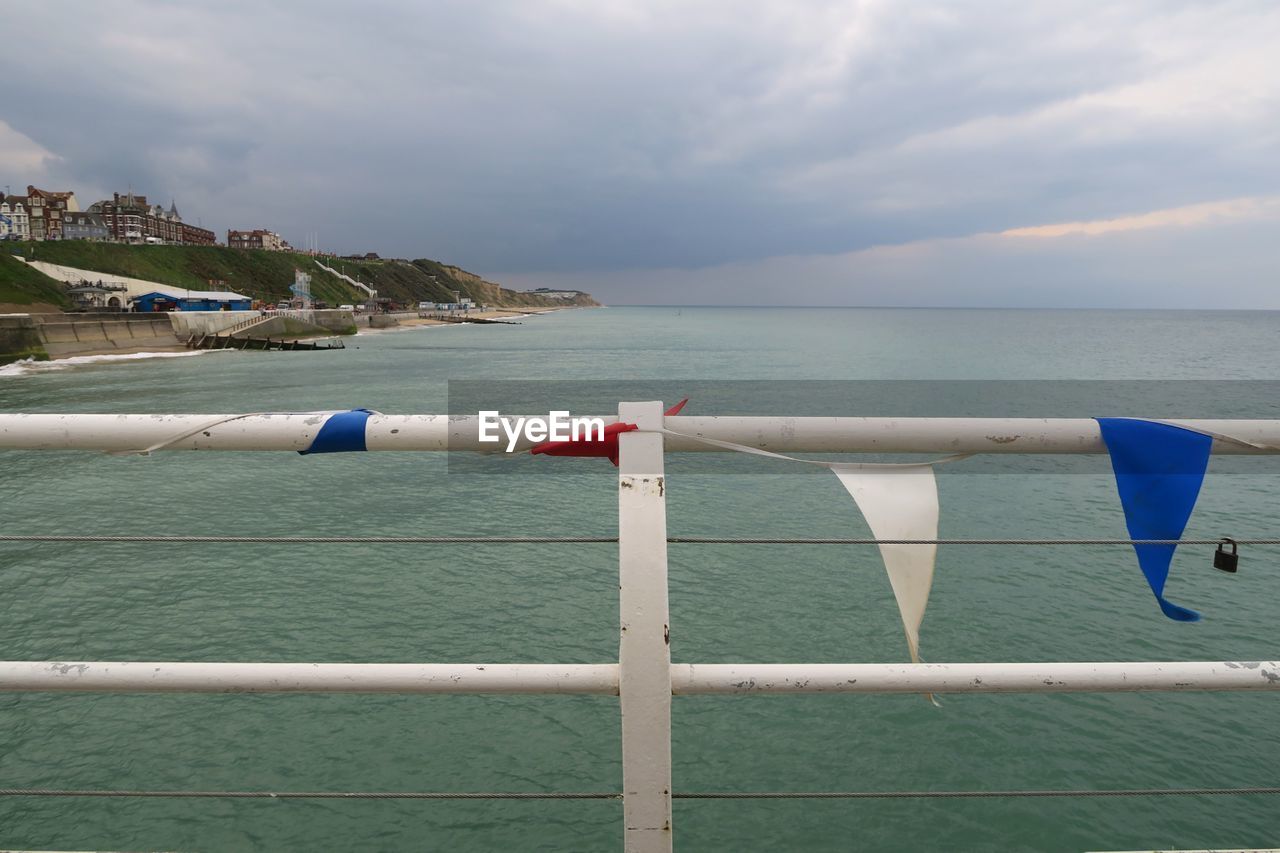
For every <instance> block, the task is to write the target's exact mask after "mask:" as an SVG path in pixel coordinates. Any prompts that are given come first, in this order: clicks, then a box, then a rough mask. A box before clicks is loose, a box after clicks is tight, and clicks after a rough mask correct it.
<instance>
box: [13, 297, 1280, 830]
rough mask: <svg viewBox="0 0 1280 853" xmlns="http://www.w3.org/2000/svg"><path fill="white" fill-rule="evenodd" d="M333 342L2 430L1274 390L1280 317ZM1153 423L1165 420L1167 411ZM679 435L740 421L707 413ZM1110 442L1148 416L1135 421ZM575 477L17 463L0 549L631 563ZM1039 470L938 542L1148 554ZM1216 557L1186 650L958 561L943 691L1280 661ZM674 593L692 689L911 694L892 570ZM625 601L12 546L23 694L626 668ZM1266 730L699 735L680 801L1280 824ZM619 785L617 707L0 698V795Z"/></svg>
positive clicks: (270, 813)
mask: <svg viewBox="0 0 1280 853" xmlns="http://www.w3.org/2000/svg"><path fill="white" fill-rule="evenodd" d="M348 343H349V346H350V347H351V348H349V349H347V350H344V351H338V352H319V353H258V352H252V353H248V352H244V353H242V352H219V353H209V354H202V355H198V356H194V357H179V358H158V359H146V360H137V361H128V362H114V363H103V362H99V363H90V364H83V365H72V366H63V365H50V366H42V367H32V368H27V367H17V368H7V369H4V370H3V371H0V411H5V412H19V411H23V412H250V411H270V410H291V411H296V410H309V409H337V408H346V407H354V406H365V407H369V408H373V409H377V410H379V411H383V412H394V413H411V412H442V411H445V409H446V406H447V405H448V399H447V394H448V385H447V383H448V381H449V380H467V379H470V380H492V379H503V380H511V379H528V380H534V379H547V378H551V379H569V380H573V379H613V380H652V379H659V378H660V379H662V380H664V381H665V382H668V383H673V384H675V385H679V384H680V383H681V382H682V381H687V383H688V385H689V387H691V388H695V389H696V388H697V387H698V385H699V383H704V382H707V381H709V380H732V379H751V380H833V379H841V380H855V379H861V380H870V379H896V380H906V379H933V380H949V379H956V380H961V379H965V380H973V379H984V380H997V379H1024V380H1025V379H1034V380H1064V379H1065V380H1105V379H1128V380H1152V381H1153V383H1165V382H1171V381H1172V380H1188V379H1198V380H1270V379H1273V378H1275V373H1276V368H1277V365H1280V315H1278V314H1275V313H1264V312H1257V313H1246V312H1239V313H1237V312H1210V313H1189V312H1089V311H971V310H869V309H785V310H766V309H726V308H684V309H674V308H609V309H602V310H590V311H586V310H584V311H569V312H563V313H558V314H553V315H546V316H541V317H537V318H531V319H529V320H528V321H527V322H525V323H524V324H523V325H519V326H456V327H447V328H431V329H417V330H410V331H399V332H389V333H382V334H374V335H367V336H360V337H358V338H356V339H354V340H350V341H348ZM777 387H781V388H785V387H789V386H787V385H782V384H780V385H779V386H777ZM793 387H794V389H795V390H794V391H793V392H790V393H793V394H794V399H789V398H788V397H787V396H786V394H787V393H788V392H779V397H778V407H779V410H778V411H777V412H776V413H777V414H784V413H792V412H796V411H801V410H804V409H806V408H812V407H813V406H815V405H818V402H820V401H817V402H816V401H814V400H812V399H808V398H807V397H806V395H807V394H811V393H813V389H814V388H816V387H819V386H813V385H806V384H795V385H794V386H793ZM1168 387H1169V388H1170V389H1172V390H1171V392H1170V393H1171V394H1172V395H1173V398H1174V399H1173V401H1172V402H1173V403H1174V404H1176V403H1177V391H1176V389H1177V388H1178V387H1180V386H1178V385H1176V384H1172V383H1171V384H1169V386H1168ZM1250 387H1252V386H1249V385H1247V384H1245V385H1239V384H1231V383H1225V384H1224V385H1223V389H1224V390H1223V391H1222V392H1221V393H1222V396H1221V398H1219V399H1213V400H1209V401H1206V400H1204V399H1201V398H1197V399H1196V400H1195V401H1194V405H1195V408H1196V410H1195V411H1186V412H1184V414H1185V415H1186V416H1202V417H1212V416H1214V415H1215V414H1219V413H1220V412H1222V411H1229V412H1231V413H1232V414H1235V415H1238V416H1242V417H1245V416H1247V417H1271V418H1276V417H1280V401H1277V400H1275V399H1266V398H1260V397H1259V396H1258V395H1257V394H1251V395H1249V396H1247V397H1243V396H1241V395H1242V394H1244V391H1243V390H1241V389H1247V388H1250ZM1233 394H1234V395H1236V396H1234V397H1233V396H1232V395H1233ZM969 404H970V405H971V406H973V407H976V408H977V409H979V410H981V408H982V400H981V399H977V400H970V401H969ZM1188 405H1190V403H1189V404H1188ZM687 413H689V414H720V413H724V412H723V411H709V410H707V409H705V408H703V409H700V408H699V400H698V397H697V396H696V394H695V395H694V400H693V401H692V402H691V403H690V409H689V410H687ZM846 413H847V414H866V415H871V414H881V412H876V411H866V410H857V411H848V412H846ZM986 414H990V415H993V416H1000V415H1005V414H1008V412H1006V411H990V412H986ZM1097 414H1134V415H1142V414H1149V413H1147V412H1130V411H1123V410H1117V405H1116V401H1114V400H1113V401H1111V402H1110V407H1109V410H1108V411H1106V412H1097ZM533 461H536V462H539V463H541V462H544V461H546V462H556V461H566V460H542V459H539V460H533ZM567 461H572V462H574V463H577V467H575V468H573V469H572V471H573V473H571V474H569V475H565V476H512V477H504V476H488V475H485V476H466V475H464V474H463V473H462V472H460V471H459V470H457V469H456V468H451V466H449V465H448V464H447V462H446V460H445V459H444V458H442V457H441V456H440V455H432V454H401V453H369V454H335V455H331V456H323V457H321V456H313V457H301V456H298V455H296V454H284V453H281V454H265V453H257V454H251V453H240V454H237V453H221V454H213V453H210V454H189V453H167V454H157V455H155V456H152V457H147V458H143V457H110V456H105V455H100V454H91V453H73V452H42V453H23V452H0V495H2V497H0V500H2V501H3V504H2V505H0V532H2V533H65V534H79V533H138V534H151V533H154V534H210V535H212V534H219V533H234V534H247V535H306V534H315V535H340V534H357V535H363V534H386V535H431V534H466V535H492V534H499V533H517V534H518V533H528V534H537V533H544V532H546V533H553V534H565V535H572V534H600V535H612V534H614V533H615V531H616V507H615V488H616V487H615V485H614V483H615V480H614V472H613V469H612V468H611V467H610V466H609V465H608V463H607V462H605V461H603V460H567ZM964 464H967V463H958V464H957V465H956V466H952V467H953V468H955V469H957V470H958V469H960V468H961V467H962V465H964ZM1023 465H1026V466H1028V468H1027V470H1026V471H1025V472H1023V471H1021V470H1020V467H1019V466H1023ZM1032 468H1034V464H1033V462H1032V461H1031V460H1023V459H1020V458H1011V459H1007V460H1001V461H1000V462H999V463H998V464H997V465H996V466H995V467H994V468H993V467H988V468H985V469H981V470H980V472H979V473H971V474H967V475H966V474H964V473H963V472H960V473H957V474H956V475H954V476H952V475H947V476H941V477H940V478H939V483H940V485H939V488H940V498H941V504H942V521H941V535H943V536H950V537H999V536H1010V537H1047V538H1059V537H1111V536H1115V537H1122V536H1125V535H1126V534H1125V530H1124V523H1123V517H1122V515H1121V513H1120V510H1119V506H1118V502H1117V500H1116V498H1115V494H1114V483H1113V481H1112V480H1111V478H1110V475H1109V473H1107V471H1106V470H1105V467H1097V466H1095V467H1093V468H1087V469H1083V470H1080V471H1068V470H1055V469H1053V468H1052V466H1049V467H1048V468H1047V469H1046V468H1044V467H1043V466H1042V467H1041V468H1040V469H1037V470H1035V471H1032V470H1031V469H1032ZM753 470H754V469H753ZM975 470H978V469H975ZM1278 474H1280V461H1271V460H1268V459H1259V460H1256V461H1253V462H1251V463H1249V466H1248V467H1246V468H1243V469H1242V468H1240V467H1239V466H1237V467H1234V468H1232V467H1231V466H1224V465H1220V461H1219V460H1215V461H1214V463H1213V464H1212V465H1211V468H1210V474H1209V476H1208V478H1207V479H1206V483H1205V487H1204V490H1203V492H1202V496H1201V499H1200V503H1199V506H1198V507H1197V509H1196V512H1195V515H1194V516H1193V517H1192V520H1191V524H1190V526H1189V527H1188V530H1187V536H1188V537H1216V536H1220V535H1233V536H1236V537H1238V538H1245V537H1274V536H1277V535H1280V518H1278V515H1280V476H1277V475H1278ZM668 483H669V486H668V511H669V528H670V532H671V533H672V535H681V534H688V535H702V536H716V535H725V536H745V535H758V536H766V535H768V536H865V535H868V534H867V531H866V528H865V526H864V525H863V524H862V522H861V520H860V519H859V518H858V516H857V514H856V512H855V511H854V508H853V506H852V502H851V501H849V499H848V497H847V495H846V494H844V492H843V490H842V489H841V487H840V485H839V483H838V482H837V481H836V480H835V478H833V477H829V476H793V475H791V474H790V473H787V472H785V471H783V470H781V469H779V468H769V467H765V468H761V469H759V470H758V471H754V473H750V474H740V473H734V474H727V473H724V472H719V471H715V470H708V469H707V468H706V466H705V465H703V466H701V467H700V466H699V464H698V463H697V461H696V460H693V459H690V458H689V457H688V456H685V457H682V456H679V455H672V456H670V457H669V460H668ZM1210 553H1211V551H1210V549H1207V548H1204V547H1199V548H1196V547H1183V548H1182V549H1180V551H1179V554H1178V556H1177V558H1176V560H1175V563H1174V568H1173V573H1172V576H1171V580H1170V583H1169V587H1168V590H1167V591H1168V595H1169V597H1170V598H1171V599H1172V600H1174V601H1176V602H1178V603H1181V604H1185V605H1187V606H1191V607H1194V608H1196V609H1199V610H1201V611H1202V612H1203V613H1204V614H1205V619H1204V621H1203V622H1200V623H1196V624H1181V623H1174V622H1171V621H1169V620H1167V619H1164V618H1163V617H1162V616H1161V615H1160V614H1159V612H1158V610H1157V608H1156V606H1155V603H1154V601H1153V600H1152V598H1151V594H1150V592H1149V590H1148V589H1147V588H1146V585H1145V583H1144V581H1143V579H1142V577H1141V574H1140V573H1139V571H1138V569H1137V567H1136V565H1135V564H1134V560H1133V555H1132V552H1131V551H1129V550H1127V549H1124V548H1115V547H1111V548H1097V547H1094V548H1087V547H1054V548H1045V547H1041V548H1035V547H1010V546H990V547H987V546H955V547H951V548H947V547H944V548H942V549H941V550H940V553H939V560H938V572H937V579H936V582H935V586H934V592H933V597H932V600H931V604H930V608H929V612H928V616H927V617H926V620H925V623H924V627H923V630H922V648H923V654H924V656H925V658H926V659H928V660H931V661H984V660H1006V661H1043V660H1229V659H1256V658H1275V657H1277V649H1278V648H1280V630H1277V623H1276V619H1275V615H1274V614H1275V612H1276V606H1277V603H1278V601H1280V565H1278V560H1277V558H1278V557H1280V548H1267V547H1255V548H1251V549H1246V551H1245V553H1244V556H1243V557H1242V569H1241V573H1240V574H1239V575H1238V576H1236V577H1228V576H1225V575H1221V574H1218V573H1215V572H1213V571H1212V570H1211V569H1210V568H1209V563H1210ZM670 585H671V587H670V591H671V623H672V629H671V633H672V656H673V659H674V660H676V661H681V662H736V661H750V662H797V661H804V662H858V661H868V662H871V661H902V660H905V658H906V652H905V644H904V642H903V638H902V631H901V627H900V625H899V623H898V621H897V614H896V611H895V609H894V606H893V601H892V594H891V592H890V589H889V585H888V582H887V580H886V579H885V577H884V573H883V570H882V568H881V567H880V564H879V559H878V556H877V555H876V553H875V551H874V549H870V548H856V547H830V546H734V545H723V546H721V545H716V546H706V545H699V546H695V545H683V546H682V545H673V546H672V548H671V552H670ZM616 599H617V565H616V547H615V546H612V545H572V546H565V545H538V546H507V545H478V546H412V545H380V546H367V545H364V546H362V545H338V546H333V545H329V546H320V545H302V546H299V545H290V546H283V545H181V546H179V545H162V544H110V545H101V544H98V545H75V544H54V545H49V544H41V545H33V544H13V543H9V544H4V543H0V648H2V649H3V651H2V652H0V656H2V657H3V658H5V659H9V660H208V661H223V660H243V661H250V660H261V661H379V662H381V661H386V662H409V661H420V662H456V661H477V662H483V661H489V662H568V663H579V662H581V663H588V662H604V661H610V660H616V655H617V612H616V607H617V600H616ZM1277 698H1278V697H1277V696H1276V695H1274V694H1208V693H1197V694H1180V695H1171V694H1132V695H1119V694H1118V695H1087V694H1081V695H1056V696H1048V695H1044V696H1018V695H1009V696H949V697H943V699H942V707H941V708H935V707H932V706H931V705H929V704H928V703H927V702H925V701H924V700H922V699H921V698H919V697H915V696H888V697H886V696H797V697H777V696H740V697H678V698H677V699H676V700H675V703H674V710H673V739H674V748H673V750H674V763H675V767H674V786H675V790H677V791H838V790H920V789H937V790H946V789H963V790H984V789H1042V788H1053V789H1064V788H1072V789H1077V788H1079V789H1083V788H1172V787H1217V786H1223V787H1236V786H1271V785H1277V784H1280V774H1278V773H1277V770H1276V768H1277V766H1280V738H1278V737H1277V735H1276V731H1277V721H1278V720H1280V706H1278V705H1277ZM619 754H620V739H619V721H618V707H617V700H616V699H612V698H596V697H538V696H531V697H474V696H439V697H419V696H406V697H401V696H266V695H258V696H252V695H196V696H183V695H155V696H115V695H94V694H84V695H52V694H0V788H60V789H62V788H78V789H96V788H110V789H152V790H155V789H200V790H338V791H358V790H367V791H448V790H462V791H615V790H618V789H619V788H620V785H621V772H620V764H619ZM1277 814H1280V797H1274V796H1237V797H1163V798H1153V797H1150V798H1111V799H997V800H955V801H952V800H946V801H944V800H910V799H907V800H857V801H835V800H819V801H806V800H790V801H768V802H759V801H704V800H696V801H688V800H685V801H677V803H676V805H675V824H674V825H675V839H676V844H677V847H678V849H682V850H699V851H701V850H734V851H737V850H786V849H797V850H848V849H858V850H926V849H947V850H1013V849H1017V850H1052V851H1057V850H1098V849H1104V850H1106V849H1111V850H1118V849H1138V848H1154V847H1174V846H1179V847H1206V846H1209V847H1259V846H1277V845H1280V829H1277V827H1278V826H1280V823H1278V822H1277V821H1276V815H1277ZM621 832H622V830H621V806H620V804H619V803H617V802H613V801H551V802H548V801H536V802H509V801H507V802H503V801H476V802H472V801H466V802H458V801H444V802H425V801H376V800H373V801H371V800H360V801H341V802H339V801H301V800H297V801H295V800H288V801H285V800H275V801H258V800H253V801H241V800H159V799H150V800H134V799H111V800H107V799H83V798H76V799H53V798H17V797H0V847H4V848H23V849H28V848H29V849H81V850H83V849H105V850H160V849H165V850H206V851H233V850H298V851H322V850H335V851H338V850H496V849H505V850H615V849H619V848H620V845H621Z"/></svg>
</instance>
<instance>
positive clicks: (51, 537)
mask: <svg viewBox="0 0 1280 853" xmlns="http://www.w3.org/2000/svg"><path fill="white" fill-rule="evenodd" d="M617 541H618V537H616V536H127V535H123V536H122V535H115V534H102V535H95V534H89V535H68V536H62V535H58V534H42V533H36V534H12V535H6V534H0V542H71V543H74V542H108V543H110V542H146V543H151V544H165V543H213V544H216V543H221V542H226V543H236V542H239V543H256V544H263V545H347V544H350V545H483V544H509V545H572V544H579V545H580V544H608V543H616V542H617ZM1231 541H1232V542H1235V543H1236V544H1237V545H1280V538H1272V539H1238V538H1232V539H1231ZM667 542H669V543H672V544H675V545H1218V544H1221V542H1222V537H1219V538H1217V539H872V538H867V537H832V536H791V537H785V536H782V537H761V536H737V537H735V536H671V537H668V538H667Z"/></svg>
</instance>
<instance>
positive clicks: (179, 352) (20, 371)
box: [0, 306, 577, 377]
mask: <svg viewBox="0 0 1280 853" xmlns="http://www.w3.org/2000/svg"><path fill="white" fill-rule="evenodd" d="M572 307H577V306H564V307H550V308H547V307H533V308H495V309H491V310H488V311H474V312H472V313H471V314H470V315H469V316H471V317H473V318H475V319H477V320H517V319H520V318H524V317H531V316H535V315H539V314H550V313H552V312H555V311H565V310H568V309H569V308H572ZM49 313H52V312H49ZM59 313H61V312H59ZM46 316H47V315H46ZM457 325H465V324H463V323H449V322H446V321H443V320H435V319H431V318H427V317H406V318H403V319H399V320H398V321H397V322H396V323H395V325H391V326H386V327H382V328H370V327H368V326H363V327H360V328H359V330H358V331H357V332H356V333H355V335H354V336H353V337H355V336H360V335H371V334H383V333H386V332H395V331H397V330H408V329H414V328H420V327H423V326H457ZM334 337H343V336H341V335H335V336H334ZM221 351H222V350H191V349H188V348H187V347H186V346H185V345H181V344H178V345H172V346H169V345H156V344H155V343H151V344H150V345H147V344H146V343H142V342H139V345H138V346H115V345H112V344H111V343H110V341H109V340H103V346H99V347H90V348H78V349H76V350H75V351H74V352H70V353H65V354H61V355H54V354H52V353H50V354H49V357H48V358H44V357H39V356H37V357H35V358H24V359H21V360H18V361H13V362H9V363H7V364H0V377H6V376H7V377H15V376H30V375H34V374H39V373H44V372H47V371H49V370H53V369H59V368H60V367H71V366H76V365H82V364H101V363H112V362H115V361H136V360H141V359H146V358H166V357H169V358H171V357H174V356H187V355H200V354H201V353H206V352H221ZM40 355H43V353H41V354H40Z"/></svg>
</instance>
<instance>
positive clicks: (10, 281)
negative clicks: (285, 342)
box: [0, 240, 598, 308]
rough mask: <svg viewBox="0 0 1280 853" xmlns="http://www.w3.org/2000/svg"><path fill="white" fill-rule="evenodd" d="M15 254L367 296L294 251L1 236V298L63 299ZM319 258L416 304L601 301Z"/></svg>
mask: <svg viewBox="0 0 1280 853" xmlns="http://www.w3.org/2000/svg"><path fill="white" fill-rule="evenodd" d="M14 254H16V255H23V256H24V257H27V258H32V259H34V260H39V261H48V262H50V263H54V264H62V265H64V266H69V267H76V268H78V269H85V270H94V271H95V272H101V273H104V274H107V275H120V276H129V277H132V278H141V279H146V280H148V281H155V282H159V283H161V284H170V285H175V286H178V287H186V288H190V289H192V290H208V289H210V287H211V285H210V282H211V281H213V282H221V284H218V285H214V286H216V287H220V288H221V287H225V288H226V289H228V290H233V291H235V292H237V293H243V294H245V295H247V296H252V297H253V298H255V299H261V300H263V301H266V302H274V301H277V300H280V299H287V298H289V285H291V284H293V271H294V269H295V268H297V269H301V270H303V271H304V272H306V273H308V274H310V276H311V292H312V294H313V295H314V296H315V297H316V298H317V299H323V300H324V301H326V302H329V303H330V304H333V305H341V304H346V303H356V302H363V301H364V300H365V299H366V298H367V297H366V296H365V294H364V292H363V291H360V290H358V289H356V288H355V287H353V286H351V285H350V284H348V283H347V282H345V281H343V280H342V279H340V278H338V277H337V276H334V275H331V274H329V273H327V272H325V271H324V270H322V269H321V268H320V267H319V266H317V265H316V263H315V261H314V260H313V259H312V258H311V257H309V256H307V255H302V254H296V253H293V252H267V251H257V250H247V251H246V250H243V249H227V248H222V247H219V246H126V245H120V244H116V243H90V242H85V241H79V240H68V241H62V242H49V243H5V244H3V246H2V247H0V255H3V256H4V257H3V258H2V259H0V303H13V304H19V305H20V304H24V303H34V302H40V303H47V304H51V305H56V306H63V305H65V298H64V297H62V294H61V288H60V286H59V285H58V284H57V283H56V282H53V280H52V279H48V278H46V277H45V276H43V275H41V274H39V273H37V272H36V271H35V270H32V269H30V268H29V267H27V266H26V265H25V264H22V263H20V262H18V261H15V260H13V259H12V258H10V257H9V255H14ZM320 260H321V262H322V263H324V264H325V266H328V267H332V268H334V269H336V270H338V271H339V272H341V273H343V274H345V275H349V276H351V277H352V278H354V279H357V280H359V281H361V282H364V283H366V284H368V285H369V286H370V287H373V288H375V289H376V290H377V291H378V295H379V296H380V297H388V298H391V299H394V300H397V301H399V302H405V303H410V304H412V303H416V302H422V301H427V302H450V301H453V292H454V291H458V293H459V294H460V295H461V296H464V297H470V298H471V299H472V300H474V301H475V302H476V303H478V304H485V305H494V306H500V307H513V308H515V307H552V306H564V305H596V304H598V303H596V301H595V300H594V299H592V298H591V297H590V296H589V295H587V294H582V295H581V296H578V297H576V298H575V299H572V300H564V299H550V298H548V297H543V296H534V295H531V294H525V293H519V292H517V291H514V290H507V289H506V288H504V287H502V286H500V285H498V284H496V283H494V282H491V281H485V280H484V279H483V278H481V277H480V276H478V275H476V274H474V273H470V272H467V271H466V270H463V269H460V268H459V267H455V266H449V265H447V264H442V263H439V262H438V261H432V260H426V259H420V260H416V261H404V260H362V261H345V260H341V259H336V258H321V259H320ZM10 297H13V298H10ZM55 297H56V299H55Z"/></svg>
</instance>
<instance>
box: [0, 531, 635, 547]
mask: <svg viewBox="0 0 1280 853" xmlns="http://www.w3.org/2000/svg"><path fill="white" fill-rule="evenodd" d="M617 541H618V537H617V536H116V535H106V534H104V535H93V534H90V535H87V536H56V535H43V534H34V535H0V542H149V543H152V544H163V543H166V542H175V543H179V542H181V543H192V542H209V543H219V542H228V543H231V542H242V543H259V544H265V545H308V544H320V545H342V544H353V545H383V544H385V545H478V544H487V543H493V544H502V543H508V544H513V545H537V544H545V543H555V544H561V543H565V544H575V543H576V544H583V543H599V542H606V543H607V542H617Z"/></svg>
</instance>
